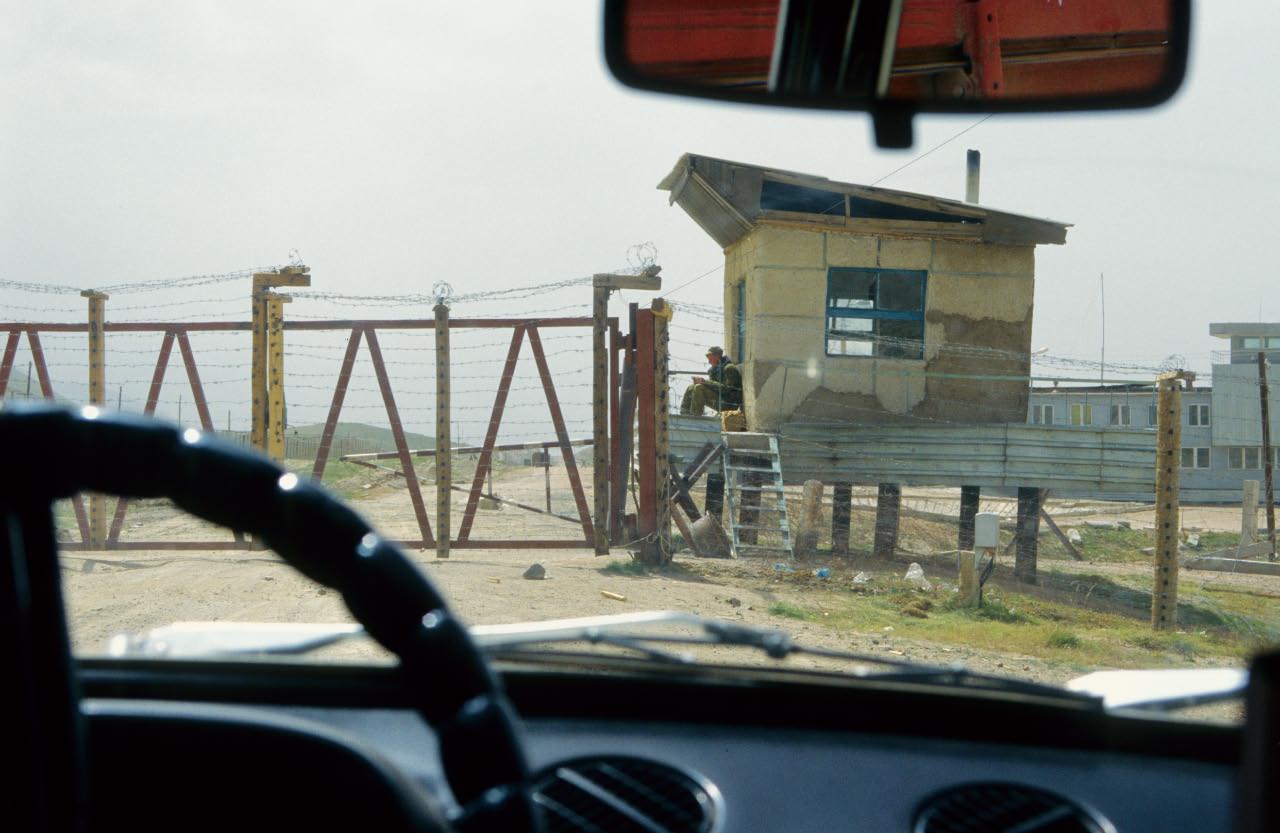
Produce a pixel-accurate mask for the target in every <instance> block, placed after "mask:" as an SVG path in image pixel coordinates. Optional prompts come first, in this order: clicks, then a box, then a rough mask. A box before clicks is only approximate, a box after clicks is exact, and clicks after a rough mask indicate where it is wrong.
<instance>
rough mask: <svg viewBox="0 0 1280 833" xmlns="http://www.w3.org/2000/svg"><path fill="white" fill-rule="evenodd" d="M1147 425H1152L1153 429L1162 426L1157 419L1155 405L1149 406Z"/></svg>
mask: <svg viewBox="0 0 1280 833" xmlns="http://www.w3.org/2000/svg"><path fill="white" fill-rule="evenodd" d="M1147 424H1148V425H1150V426H1151V427H1152V428H1155V427H1156V426H1157V425H1159V424H1160V423H1159V421H1158V419H1157V417H1156V406H1155V405H1148V406H1147Z"/></svg>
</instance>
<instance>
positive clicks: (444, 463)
mask: <svg viewBox="0 0 1280 833" xmlns="http://www.w3.org/2000/svg"><path fill="white" fill-rule="evenodd" d="M435 313H436V558H448V557H449V539H450V538H451V537H452V535H453V532H452V530H453V526H452V524H451V523H450V521H451V520H452V519H451V517H450V515H451V513H452V509H453V503H452V501H451V497H452V494H453V453H452V452H453V443H452V441H451V440H450V438H449V425H450V423H451V422H452V421H453V417H452V411H451V410H450V404H449V394H450V385H449V307H448V306H446V305H445V304H443V303H440V304H436V305H435ZM490 471H491V472H492V471H493V470H492V469H490ZM489 492H490V494H492V493H493V486H492V485H490V486H489Z"/></svg>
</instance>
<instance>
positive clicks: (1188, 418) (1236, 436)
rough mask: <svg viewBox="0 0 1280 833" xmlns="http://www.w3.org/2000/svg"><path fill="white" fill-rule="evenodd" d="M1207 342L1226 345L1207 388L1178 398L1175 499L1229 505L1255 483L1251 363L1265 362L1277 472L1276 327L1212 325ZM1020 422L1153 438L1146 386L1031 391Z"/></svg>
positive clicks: (1151, 394) (1257, 401) (1257, 420)
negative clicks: (1131, 431) (1141, 432)
mask: <svg viewBox="0 0 1280 833" xmlns="http://www.w3.org/2000/svg"><path fill="white" fill-rule="evenodd" d="M1209 333H1210V335H1213V336H1216V337H1219V338H1223V339H1227V340H1229V341H1230V342H1231V346H1230V348H1229V349H1228V350H1223V351H1219V352H1216V353H1215V354H1214V364H1213V375H1212V381H1211V383H1210V384H1209V385H1203V386H1201V385H1197V386H1196V387H1194V388H1193V389H1191V390H1187V391H1184V392H1183V394H1182V478H1181V486H1182V498H1183V499H1184V500H1189V501H1209V502H1212V501H1231V502H1234V501H1237V500H1239V499H1240V490H1241V484H1242V483H1243V482H1244V481H1245V480H1261V479H1262V475H1263V461H1264V459H1265V458H1264V456H1263V452H1262V419H1261V398H1260V394H1261V386H1260V385H1259V379H1258V364H1257V357H1258V353H1259V352H1263V353H1265V354H1266V356H1267V360H1268V361H1269V362H1270V363H1271V366H1270V367H1268V369H1267V379H1268V385H1269V387H1270V391H1269V397H1268V400H1269V404H1270V410H1271V419H1270V422H1271V441H1272V443H1273V448H1272V455H1273V460H1274V462H1275V463H1276V464H1277V465H1280V451H1277V449H1276V448H1275V447H1274V446H1275V445H1276V444H1280V372H1278V371H1277V368H1276V366H1275V365H1276V363H1277V362H1280V323H1215V324H1210V325H1209ZM1027 421H1028V422H1030V423H1032V424H1036V425H1064V426H1070V425H1075V426H1091V427H1094V428H1141V429H1148V430H1150V431H1152V432H1153V436H1152V443H1153V444H1154V442H1155V437H1154V431H1155V427H1156V405H1155V386H1154V385H1133V384H1120V385H1094V386H1085V387H1079V386H1077V387H1066V386H1061V387H1040V386H1037V387H1033V388H1032V389H1031V398H1030V406H1029V408H1028V414H1027Z"/></svg>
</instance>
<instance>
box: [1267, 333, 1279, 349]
mask: <svg viewBox="0 0 1280 833" xmlns="http://www.w3.org/2000/svg"><path fill="white" fill-rule="evenodd" d="M1278 348H1280V336H1268V337H1267V349H1268V350H1275V349H1278Z"/></svg>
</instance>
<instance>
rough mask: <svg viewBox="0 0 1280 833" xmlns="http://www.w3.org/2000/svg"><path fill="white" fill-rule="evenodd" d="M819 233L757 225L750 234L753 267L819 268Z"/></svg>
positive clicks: (820, 261) (820, 241) (820, 266)
mask: <svg viewBox="0 0 1280 833" xmlns="http://www.w3.org/2000/svg"><path fill="white" fill-rule="evenodd" d="M822 234H823V233H822V232H820V231H806V230H803V229H792V228H778V227H776V226H760V227H759V228H757V229H756V230H755V231H754V232H752V233H751V234H750V235H749V239H751V240H752V241H753V243H754V246H753V248H754V250H755V265H757V266H783V267H788V268H796V267H800V268H804V267H811V268H822V267H823V266H824V263H823V258H822Z"/></svg>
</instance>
